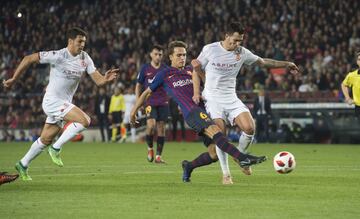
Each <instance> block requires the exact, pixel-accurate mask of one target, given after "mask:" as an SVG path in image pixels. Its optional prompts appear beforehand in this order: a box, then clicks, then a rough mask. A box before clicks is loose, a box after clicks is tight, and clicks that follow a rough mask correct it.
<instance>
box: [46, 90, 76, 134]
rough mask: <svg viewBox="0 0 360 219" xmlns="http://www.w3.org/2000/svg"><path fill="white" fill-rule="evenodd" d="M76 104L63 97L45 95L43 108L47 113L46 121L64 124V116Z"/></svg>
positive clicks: (59, 124)
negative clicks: (62, 98)
mask: <svg viewBox="0 0 360 219" xmlns="http://www.w3.org/2000/svg"><path fill="white" fill-rule="evenodd" d="M74 107H75V105H74V104H72V103H70V102H68V101H66V100H61V99H56V98H49V97H44V99H43V102H42V108H43V110H44V112H45V114H46V115H47V118H46V123H48V124H56V125H58V126H60V127H63V126H64V117H65V115H66V114H67V113H68V112H70V110H71V109H72V108H74Z"/></svg>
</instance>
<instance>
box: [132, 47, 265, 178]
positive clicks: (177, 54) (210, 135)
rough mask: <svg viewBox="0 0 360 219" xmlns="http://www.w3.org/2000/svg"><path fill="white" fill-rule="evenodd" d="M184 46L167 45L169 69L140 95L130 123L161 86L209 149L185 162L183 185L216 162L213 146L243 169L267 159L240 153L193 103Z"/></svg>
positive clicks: (160, 74)
mask: <svg viewBox="0 0 360 219" xmlns="http://www.w3.org/2000/svg"><path fill="white" fill-rule="evenodd" d="M186 48H187V45H186V43H184V42H182V41H173V42H170V43H169V46H168V52H169V58H170V61H171V67H167V68H166V69H164V70H162V71H160V72H159V73H157V74H156V76H155V78H154V81H153V82H152V83H151V85H150V86H149V87H148V88H147V89H146V90H145V91H144V92H143V93H142V94H141V96H140V97H139V99H138V100H137V101H136V103H135V106H134V108H133V109H132V110H131V114H130V117H131V118H130V120H131V123H132V124H135V122H136V113H137V111H138V109H139V108H140V107H141V105H142V104H143V102H144V101H145V99H146V97H147V96H148V95H150V94H151V93H152V92H154V91H156V90H157V89H158V88H160V87H163V88H164V89H165V91H166V93H167V94H168V95H169V96H171V98H173V99H174V101H175V102H176V103H177V104H178V105H179V107H180V108H181V111H182V113H183V116H184V120H185V121H186V123H187V124H188V125H189V126H190V127H191V128H192V129H194V130H195V131H196V132H197V133H199V135H202V136H204V144H205V145H206V146H207V147H208V152H205V153H202V154H201V155H199V156H198V157H197V158H196V159H194V160H193V161H187V160H184V161H183V162H182V168H183V182H190V177H191V173H192V171H193V170H194V169H195V168H197V167H201V166H205V165H209V164H211V163H213V162H216V161H217V156H216V151H215V144H214V143H216V145H217V146H218V147H219V148H220V149H221V150H223V151H225V152H226V153H228V154H230V155H231V156H232V157H234V158H235V159H236V160H238V161H239V165H240V166H242V167H245V166H251V165H254V164H258V163H261V162H263V161H265V160H266V157H265V156H261V157H256V156H252V155H249V154H244V153H241V152H240V151H239V150H238V149H237V148H236V147H235V146H234V145H232V144H231V143H229V141H228V139H227V138H226V137H225V136H224V135H223V134H222V133H221V130H220V128H219V127H218V126H216V125H215V123H214V122H213V121H212V120H211V119H210V117H209V116H208V114H207V113H206V111H205V110H204V108H202V107H200V106H199V105H197V104H195V102H193V100H192V97H193V95H194V91H193V84H192V83H193V82H192V70H193V69H192V67H191V66H185V63H186Z"/></svg>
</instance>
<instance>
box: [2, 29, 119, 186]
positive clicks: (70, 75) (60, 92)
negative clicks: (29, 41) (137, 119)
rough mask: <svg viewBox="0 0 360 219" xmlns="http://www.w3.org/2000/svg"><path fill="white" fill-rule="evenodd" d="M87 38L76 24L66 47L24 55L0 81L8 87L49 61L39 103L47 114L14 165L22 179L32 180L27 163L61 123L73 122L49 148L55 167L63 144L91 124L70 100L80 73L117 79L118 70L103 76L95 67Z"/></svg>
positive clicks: (97, 79) (98, 80)
mask: <svg viewBox="0 0 360 219" xmlns="http://www.w3.org/2000/svg"><path fill="white" fill-rule="evenodd" d="M86 37H87V33H86V32H85V31H84V30H82V29H80V28H78V27H74V28H72V29H70V30H68V32H67V47H66V48H63V49H60V50H54V51H43V52H39V53H34V54H31V55H27V56H25V57H24V58H23V59H22V61H21V63H20V64H19V66H18V67H17V69H16V71H15V73H14V75H13V77H12V78H10V79H8V80H6V81H3V85H4V87H5V88H10V87H11V86H12V85H13V84H15V83H16V81H17V80H19V79H20V76H21V75H22V74H23V73H24V72H25V71H26V70H27V69H28V68H29V67H30V66H31V65H32V64H37V63H42V64H45V63H46V64H50V78H49V84H48V86H47V88H46V93H45V95H44V98H43V102H42V108H43V110H44V112H45V114H46V115H47V118H46V122H45V125H44V127H43V130H42V132H41V136H40V138H38V139H37V140H36V141H35V142H34V143H33V144H32V145H31V147H30V149H29V151H28V152H27V153H26V154H25V156H24V157H23V158H22V159H21V160H20V161H19V162H18V163H16V165H15V168H16V170H17V171H18V172H19V174H20V177H21V178H22V179H23V180H31V177H30V176H29V174H28V167H29V165H30V162H31V161H32V160H33V159H34V158H35V157H37V156H38V155H39V154H40V153H41V152H42V151H43V150H44V148H45V147H47V146H49V145H50V144H51V143H52V141H53V140H54V138H55V136H57V134H58V133H59V131H60V130H61V128H62V127H63V122H71V123H72V124H71V125H69V126H68V127H67V129H66V130H65V131H64V132H63V133H62V135H61V136H60V137H59V138H58V139H57V141H56V142H55V143H54V144H53V145H52V146H50V147H49V149H48V151H49V154H50V156H51V159H52V161H53V162H54V163H55V164H57V165H58V166H63V162H62V160H61V158H60V150H61V147H62V145H63V144H65V143H66V142H67V141H69V140H70V139H72V138H73V137H74V136H75V135H77V134H78V133H80V132H81V131H83V130H85V129H86V128H87V127H88V126H89V125H90V117H89V116H88V115H86V113H84V112H83V111H82V110H81V109H80V108H78V107H77V106H75V105H73V104H72V103H71V102H72V99H73V96H74V93H75V91H76V89H77V87H78V85H79V82H80V78H81V76H82V75H83V73H84V72H86V73H87V74H89V75H90V77H91V78H92V80H93V81H94V82H95V83H96V85H98V86H102V85H105V84H107V83H109V82H112V81H113V80H114V79H116V78H117V75H118V73H119V70H118V69H112V70H109V71H107V72H106V73H105V75H102V74H101V73H100V72H99V71H98V70H96V68H95V66H94V62H93V61H92V59H91V58H90V56H89V55H88V54H87V53H86V52H85V51H83V49H84V47H85V42H86Z"/></svg>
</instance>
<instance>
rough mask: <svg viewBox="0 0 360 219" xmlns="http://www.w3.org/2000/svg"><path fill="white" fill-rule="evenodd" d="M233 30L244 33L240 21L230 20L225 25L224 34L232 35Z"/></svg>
mask: <svg viewBox="0 0 360 219" xmlns="http://www.w3.org/2000/svg"><path fill="white" fill-rule="evenodd" d="M235 32H238V33H239V34H244V33H245V28H244V26H243V25H242V24H241V23H240V22H231V23H230V24H228V25H227V27H226V30H225V34H229V35H232V34H233V33H235Z"/></svg>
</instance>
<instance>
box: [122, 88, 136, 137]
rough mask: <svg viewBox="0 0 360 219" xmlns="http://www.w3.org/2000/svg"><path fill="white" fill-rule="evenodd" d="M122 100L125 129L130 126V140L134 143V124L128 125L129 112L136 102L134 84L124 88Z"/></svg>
mask: <svg viewBox="0 0 360 219" xmlns="http://www.w3.org/2000/svg"><path fill="white" fill-rule="evenodd" d="M124 100H125V113H124V125H125V128H126V129H128V128H129V127H130V132H131V142H133V143H134V142H135V141H136V128H135V127H134V126H130V112H131V109H132V108H133V106H134V105H135V103H136V95H135V90H134V86H132V85H131V86H129V87H128V88H126V90H125V94H124ZM125 136H126V134H125Z"/></svg>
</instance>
